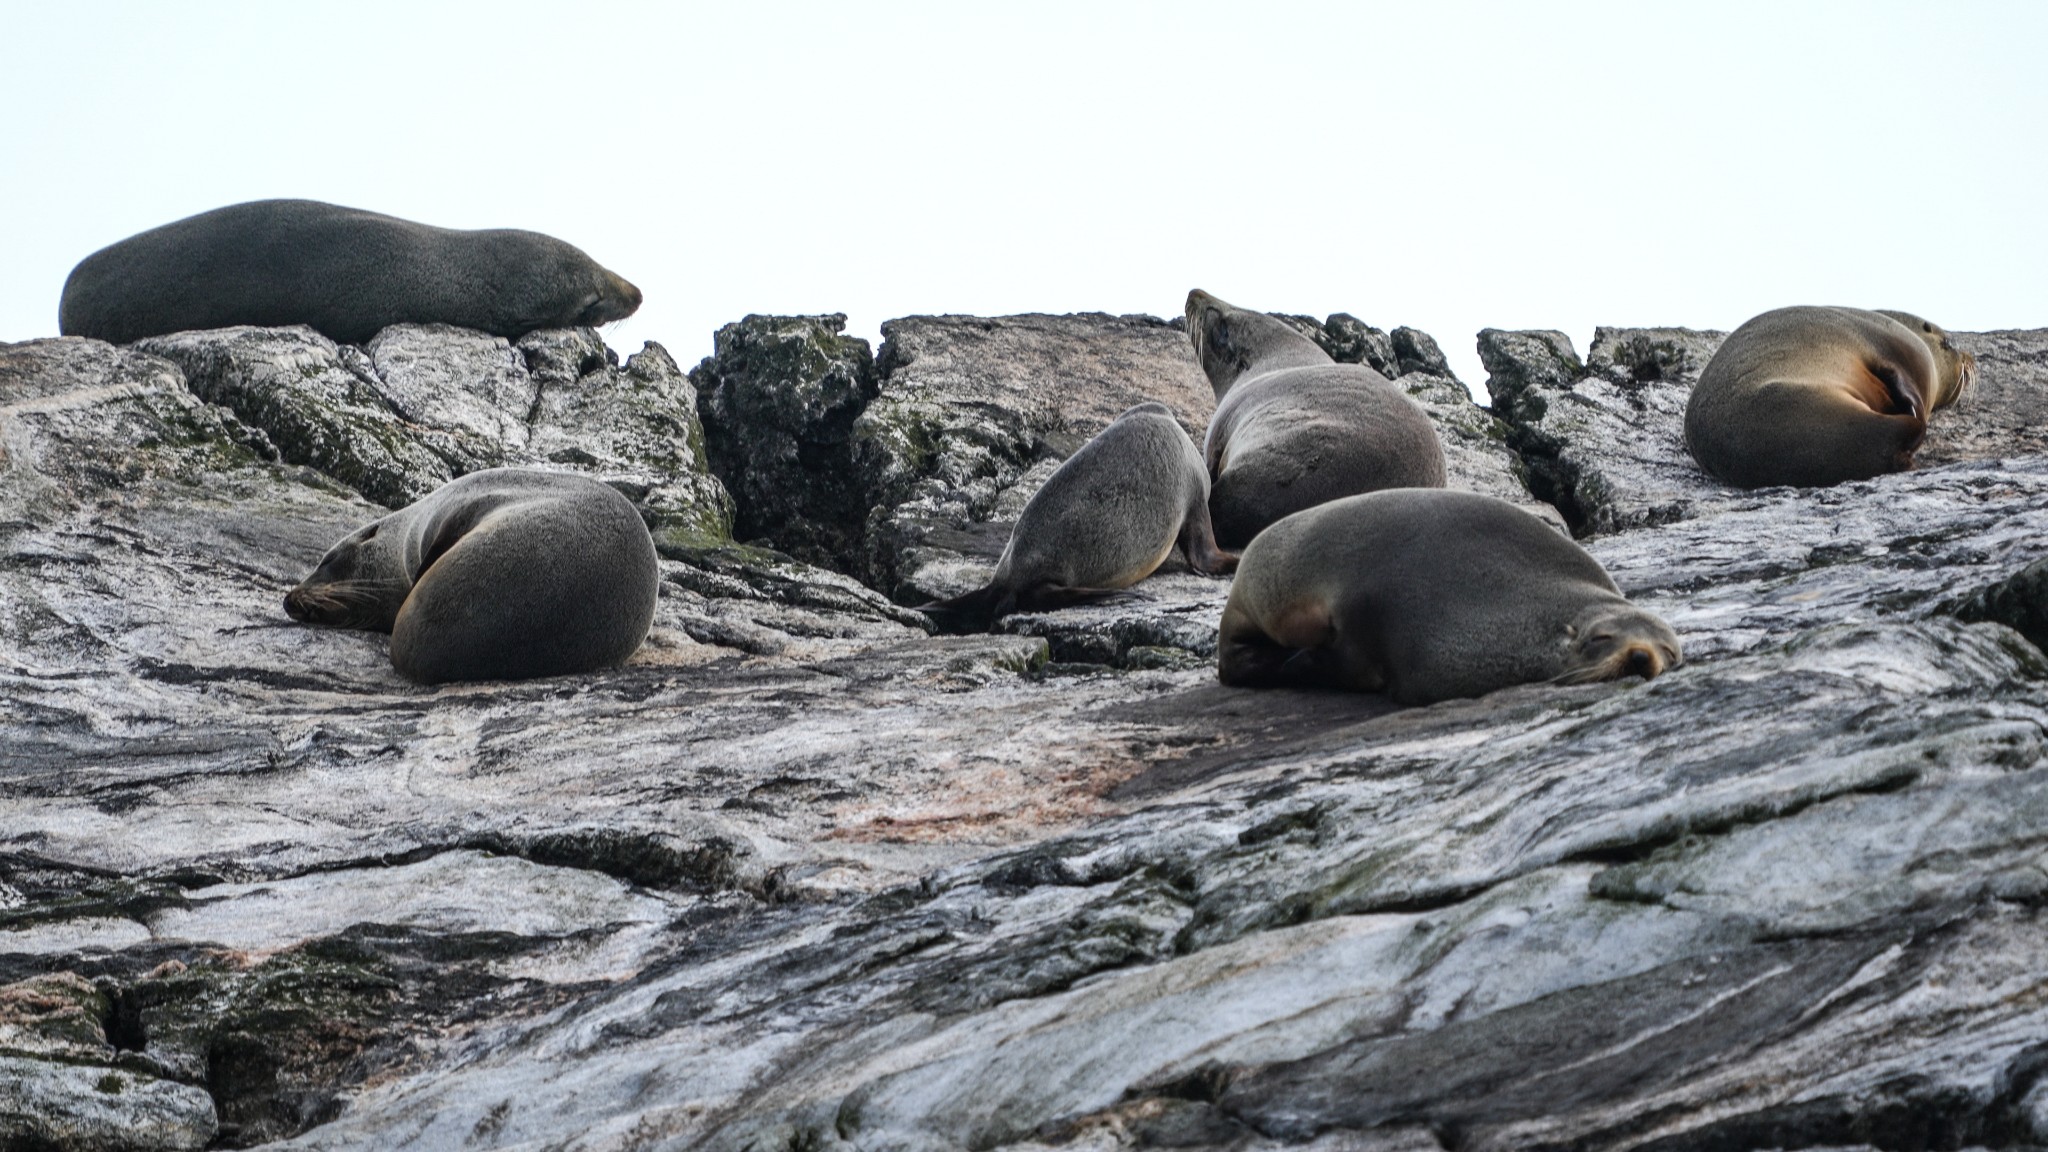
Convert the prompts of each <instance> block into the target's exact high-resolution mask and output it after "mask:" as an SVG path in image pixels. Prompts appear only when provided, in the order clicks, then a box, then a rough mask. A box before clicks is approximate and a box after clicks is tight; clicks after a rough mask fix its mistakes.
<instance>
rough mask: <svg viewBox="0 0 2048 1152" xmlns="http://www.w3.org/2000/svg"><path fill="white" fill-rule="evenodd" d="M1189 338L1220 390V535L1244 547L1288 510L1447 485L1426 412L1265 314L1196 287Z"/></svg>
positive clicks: (1215, 440)
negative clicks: (1381, 492)
mask: <svg viewBox="0 0 2048 1152" xmlns="http://www.w3.org/2000/svg"><path fill="white" fill-rule="evenodd" d="M1187 317H1188V339H1189V340H1191V341H1193V343H1194V346H1195V357H1196V359H1198V360H1200V361H1201V362H1202V371H1203V372H1204V373H1206V374H1207V375H1208V377H1209V385H1210V387H1212V388H1214V389H1215V390H1216V414H1215V415H1214V416H1212V417H1210V419H1209V437H1208V445H1207V451H1206V456H1207V458H1208V465H1209V476H1210V479H1211V482H1212V488H1213V490H1212V491H1211V493H1210V496H1209V513H1210V515H1211V516H1212V517H1213V518H1214V520H1215V523H1216V539H1217V540H1218V542H1220V543H1221V544H1222V545H1223V546H1224V547H1226V548H1240V547H1243V546H1244V545H1245V543H1247V542H1248V541H1250V540H1251V538H1252V537H1254V536H1256V535H1258V534H1259V530H1260V529H1262V528H1264V527H1265V526H1266V525H1268V524H1271V523H1273V522H1274V521H1275V520H1278V519H1280V518H1281V517H1282V516H1285V515H1287V514H1289V513H1291V512H1299V511H1301V510H1302V509H1304V508H1313V507H1315V506H1316V505H1318V504H1321V503H1323V502H1324V501H1326V500H1335V499H1337V498H1338V497H1340V496H1354V495H1357V494H1358V493H1360V492H1373V491H1377V490H1378V489H1381V488H1441V487H1443V486H1444V449H1443V444H1442V443H1441V442H1439V441H1438V440H1437V436H1436V426H1435V425H1434V424H1432V423H1430V419H1429V414H1428V413H1427V412H1424V411H1423V410H1422V406H1421V405H1420V404H1417V403H1416V402H1415V401H1414V400H1412V399H1410V398H1409V396H1408V394H1407V393H1405V392H1403V391H1402V390H1401V389H1400V388H1399V387H1397V386H1395V384H1394V383H1393V381H1391V380H1388V379H1387V378H1386V377H1385V376H1382V375H1380V374H1379V373H1378V372H1375V371H1373V370H1372V369H1370V368H1367V367H1366V366H1364V365H1363V364H1338V363H1335V362H1333V361H1332V360H1331V359H1330V357H1329V355H1328V354H1327V353H1325V352H1324V351H1323V350H1322V349H1321V348H1318V347H1317V346H1316V343H1315V341H1313V340H1310V339H1309V338H1308V337H1306V336H1303V335H1302V334H1301V333H1299V332H1297V331H1295V330H1294V329H1293V328H1291V327H1289V326H1288V325H1287V323H1286V322H1285V321H1281V320H1277V319H1275V318H1273V317H1271V316H1268V315H1266V314H1265V313H1263V312H1251V311H1247V310H1245V309H1243V308H1234V307H1232V306H1230V305H1229V304H1226V303H1224V302H1223V301H1221V300H1218V299H1217V298H1216V297H1214V296H1211V295H1209V294H1208V293H1207V292H1203V291H1201V290H1200V289H1196V290H1195V291H1193V292H1190V293H1188V308H1187Z"/></svg>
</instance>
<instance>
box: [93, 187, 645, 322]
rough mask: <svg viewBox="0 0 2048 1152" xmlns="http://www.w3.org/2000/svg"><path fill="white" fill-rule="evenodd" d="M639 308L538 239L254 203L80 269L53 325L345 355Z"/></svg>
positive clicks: (567, 252)
mask: <svg viewBox="0 0 2048 1152" xmlns="http://www.w3.org/2000/svg"><path fill="white" fill-rule="evenodd" d="M639 307H640V290H639V289H638V288H635V287H633V285H631V284H629V283H627V282H626V280H625V279H623V278H622V277H620V276H618V275H617V274H615V273H613V272H609V271H607V270H606V269H605V268H604V267H602V266H601V265H599V264H598V263H597V262H596V261H595V260H592V259H591V258H590V257H588V256H586V255H584V254H583V252H582V251H581V250H580V249H578V248H576V247H574V246H572V245H570V244H566V243H564V242H562V241H560V240H557V239H555V238H554V237H552V236H545V235H542V234H541V233H539V232H524V231H520V230H518V229H513V228H492V229H485V230H482V231H475V232H468V231H460V230H457V229H453V228H436V227H434V226H432V225H429V224H416V223H414V222H412V221H410V220H401V219H399V218H397V217H395V216H385V215H383V214H381V213H377V212H366V211H363V210H362V209H359V208H343V207H339V206H337V205H333V204H322V203H320V202H318V201H315V200H255V201H251V202H249V203H247V204H235V205H231V206H229V207H226V208H216V209H214V210H213V211H211V212H201V213H200V214H199V215H197V216H188V217H186V218H185V219H183V220H179V221H176V222H173V223H170V224H165V225H163V226H162V227H160V228H152V229H150V230H149V231H147V232H143V233H140V234H138V235H135V236H130V237H129V238H128V239H126V240H122V241H120V242H119V243H116V244H110V245H108V246H107V247H105V248H102V249H100V250H99V251H97V252H95V253H93V254H92V255H90V256H87V257H86V258H85V259H83V260H81V261H79V262H78V266H77V267H76V268H73V269H72V270H71V276H70V278H69V279H67V280H65V281H64V296H63V300H62V302H61V303H60V304H59V305H58V326H59V328H60V330H61V331H62V332H63V333H64V335H66V336H92V337H97V338H98V339H101V340H106V341H109V342H111V343H115V344H128V343H131V342H133V341H136V340H140V339H142V338H143V337H145V336H161V335H164V334H166V333H170V332H183V331H188V330H191V329H196V328H227V327H231V326H233V325H237V324H253V325H256V326H257V327H262V328H280V327H284V326H287V325H291V324H305V325H309V326H311V327H312V328H314V329H316V330H318V331H319V332H320V333H321V334H323V335H325V336H326V337H328V338H329V339H331V340H334V341H336V342H337V343H341V344H362V343H366V342H367V341H368V340H369V339H370V337H372V336H375V335H376V334H377V333H378V332H379V331H381V330H382V329H384V328H386V327H388V326H390V325H392V324H453V325H455V326H457V327H461V328H474V329H476V330H478V331H480V332H488V333H490V334H491V335H493V336H503V337H505V338H506V339H508V340H511V339H517V338H518V337H520V336H524V335H525V334H526V333H528V332H531V331H534V330H535V329H537V328H572V327H576V326H579V325H590V326H595V325H599V324H606V323H609V322H611V321H613V320H620V319H623V318H625V317H627V316H631V315H632V314H633V312H634V310H635V309H637V308H639Z"/></svg>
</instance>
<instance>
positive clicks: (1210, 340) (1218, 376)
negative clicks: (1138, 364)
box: [1187, 288, 1330, 401]
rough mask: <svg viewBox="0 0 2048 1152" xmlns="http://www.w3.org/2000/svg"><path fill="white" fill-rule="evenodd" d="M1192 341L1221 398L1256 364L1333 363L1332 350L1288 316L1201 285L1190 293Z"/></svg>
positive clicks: (1214, 388) (1188, 317)
mask: <svg viewBox="0 0 2048 1152" xmlns="http://www.w3.org/2000/svg"><path fill="white" fill-rule="evenodd" d="M1187 319H1188V341H1189V342H1190V343H1192V344H1193V345H1194V346H1195V359H1196V360H1198V361H1200V362H1201V365H1202V373H1203V374H1204V375H1206V376H1208V377H1209V387H1210V388H1211V389H1212V390H1214V391H1215V393H1216V399H1217V400H1219V401H1220V400H1222V399H1223V394H1224V393H1225V392H1228V391H1230V386H1231V385H1232V384H1235V383H1236V382H1237V380H1238V378H1239V377H1241V376H1243V375H1244V374H1245V373H1246V372H1247V371H1248V370H1249V369H1250V368H1251V367H1252V366H1253V365H1255V364H1256V365H1259V366H1260V368H1261V370H1270V369H1273V368H1282V367H1289V366H1293V365H1297V364H1328V363H1329V362H1330V356H1329V354H1328V353H1326V352H1324V351H1323V350H1322V349H1321V348H1318V347H1316V342H1315V341H1313V340H1311V339H1309V338H1308V337H1306V336H1304V335H1302V334H1301V333H1300V332H1297V331H1295V330H1294V328H1293V327H1292V326H1290V325H1289V324H1288V323H1287V322H1286V321H1284V320H1280V319H1276V318H1275V317H1272V316H1268V315H1266V314H1265V313H1264V312H1253V311H1251V310H1249V309H1245V308H1237V307H1233V306H1231V305H1230V304H1227V303H1225V302H1224V301H1222V300H1218V299H1217V298H1216V297H1214V296H1211V295H1209V294H1208V293H1207V292H1204V291H1202V290H1201V289H1200V288H1197V289H1195V290H1194V291H1192V292H1189V293H1188V305H1187Z"/></svg>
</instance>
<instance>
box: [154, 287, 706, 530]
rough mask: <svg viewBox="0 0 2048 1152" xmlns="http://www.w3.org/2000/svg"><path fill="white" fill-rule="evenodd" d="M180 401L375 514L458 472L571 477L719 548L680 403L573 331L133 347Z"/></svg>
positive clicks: (184, 339) (686, 400) (678, 392)
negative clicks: (356, 498) (245, 431)
mask: <svg viewBox="0 0 2048 1152" xmlns="http://www.w3.org/2000/svg"><path fill="white" fill-rule="evenodd" d="M133 347H134V348H135V349H136V350H137V351H139V352H144V353H148V354H151V355H155V356H160V357H163V358H164V359H166V360H169V361H171V362H172V363H174V364H176V365H177V366H178V367H179V368H180V369H181V370H182V371H183V373H184V376H185V379H186V380H187V381H188V382H189V383H190V386H191V388H192V390H193V392H195V393H196V394H198V395H199V396H200V397H202V398H204V399H208V400H211V401H214V402H215V403H218V404H221V405H223V406H225V407H226V408H228V409H230V410H231V411H233V412H234V414H235V415H236V416H237V417H238V418H239V419H240V420H241V421H243V422H244V423H246V424H248V425H249V426H251V427H253V428H255V429H257V430H259V431H260V432H261V433H262V434H263V435H264V436H265V437H266V438H267V439H268V441H269V442H271V443H274V444H276V445H277V453H278V454H279V455H280V456H281V457H282V458H283V459H284V460H285V461H286V462H288V463H293V464H303V465H306V466H308V467H311V468H314V469H317V470H319V471H320V472H322V473H324V474H325V475H327V476H330V477H332V478H334V479H335V480H338V481H340V482H341V483H343V484H346V485H347V486H349V487H351V488H354V489H355V490H356V491H358V492H360V493H362V494H363V495H364V496H366V497H368V498H369V499H371V500H374V501H376V502H378V503H380V504H383V505H384V506H386V507H387V508H397V507H402V506H404V505H406V504H410V503H412V502H413V501H415V500H418V499H420V498H421V497H423V496H425V495H427V494H428V493H430V492H432V491H433V490H434V489H436V488H438V487H440V486H441V485H443V484H445V483H447V482H448V481H449V480H451V479H454V478H455V477H456V476H459V475H462V474H463V473H466V472H473V471H476V470H477V469H480V468H493V467H501V466H511V465H517V466H527V467H534V466H540V467H553V468H560V469H566V470H571V471H578V472H584V473H587V474H589V475H591V476H594V477H596V478H597V479H600V480H603V481H605V482H606V483H609V484H612V485H614V486H615V487H617V488H619V489H620V490H621V491H622V492H624V493H625V494H626V495H627V496H628V497H629V498H630V499H632V500H633V501H634V502H635V503H636V504H637V505H639V507H640V509H641V511H642V514H643V515H645V516H647V518H648V522H649V526H650V527H651V528H652V529H653V530H654V532H655V534H656V537H657V539H670V538H672V539H674V540H677V541H679V542H684V543H690V544H708V543H713V542H716V541H718V540H722V539H726V538H728V537H729V536H730V532H731V523H732V500H731V497H729V496H728V495H727V494H726V492H725V490H724V488H723V486H721V485H720V484H719V483H718V482H717V481H716V479H714V478H713V477H712V476H711V475H710V474H709V472H708V470H707V468H706V465H705V462H704V434H703V429H702V428H701V427H700V426H699V424H698V420H697V415H696V391H695V389H693V388H691V386H690V384H689V382H688V380H686V379H685V378H684V377H683V375H682V373H681V372H680V371H679V370H678V369H677V368H676V365H675V361H673V360H672V359H670V358H669V355H668V353H667V352H665V351H663V350H662V348H661V346H660V345H658V344H653V343H650V344H648V345H647V347H646V348H645V349H644V350H642V351H641V352H639V353H637V354H635V355H634V356H632V357H631V358H629V359H628V360H627V361H626V364H625V366H624V368H623V369H622V368H620V367H619V365H618V358H617V357H616V356H615V355H613V354H612V353H611V351H610V350H609V349H607V348H606V347H605V346H604V343H603V341H601V340H599V339H598V337H597V334H596V333H595V332H592V331H591V330H589V329H567V330H562V331H540V332H533V333H529V334H527V335H526V336H524V337H521V338H520V340H519V342H518V344H517V345H513V344H510V343H508V342H507V341H505V340H503V339H501V338H499V337H496V336H487V335H485V334H483V333H481V332H471V331H468V330H466V329H461V328H450V327H448V326H446V325H442V324H432V325H412V324H400V325H394V326H393V327H391V328H387V329H385V330H384V331H383V332H380V333H378V334H377V336H376V337H375V338H374V339H373V340H371V341H370V343H369V345H368V347H367V348H357V347H354V346H351V345H337V344H335V343H334V342H333V341H331V340H329V339H327V338H326V337H325V336H322V335H320V334H319V333H317V332H315V331H313V330H312V329H310V328H305V327H294V328H223V329H218V330H214V331H204V332H179V333H176V334H173V335H170V336H157V337H151V338H150V339H148V340H141V341H138V342H136V344H135V345H134V346H133Z"/></svg>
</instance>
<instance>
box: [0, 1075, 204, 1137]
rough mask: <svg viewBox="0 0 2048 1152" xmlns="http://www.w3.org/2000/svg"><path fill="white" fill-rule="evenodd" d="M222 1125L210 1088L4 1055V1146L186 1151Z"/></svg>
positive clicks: (0, 1121) (0, 1094)
mask: <svg viewBox="0 0 2048 1152" xmlns="http://www.w3.org/2000/svg"><path fill="white" fill-rule="evenodd" d="M218 1128H219V1123H218V1121H217V1120H216V1119H215V1117H214V1112H213V1100H212V1098H211V1097H209V1096H208V1095H207V1094H206V1091H205V1089H202V1088H197V1087H194V1086H192V1085H190V1084H178V1083H174V1082H170V1081H165V1080H159V1079H157V1078H156V1077H154V1076H143V1075H139V1074H137V1073H134V1072H127V1071H118V1070H115V1069H111V1068H107V1067H103V1066H98V1065H91V1064H51V1063H46V1062H43V1061H40V1060H24V1059H21V1058H19V1057H14V1056H8V1055H6V1054H4V1053H0V1143H6V1144H7V1145H9V1146H10V1147H21V1148H35V1149H50V1150H52V1152H186V1150H193V1152H196V1150H197V1149H200V1148H205V1147H207V1146H208V1145H209V1144H211V1143H212V1141H213V1137H214V1133H215V1132H216V1131H217V1130H218Z"/></svg>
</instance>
